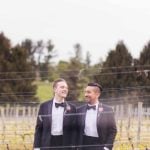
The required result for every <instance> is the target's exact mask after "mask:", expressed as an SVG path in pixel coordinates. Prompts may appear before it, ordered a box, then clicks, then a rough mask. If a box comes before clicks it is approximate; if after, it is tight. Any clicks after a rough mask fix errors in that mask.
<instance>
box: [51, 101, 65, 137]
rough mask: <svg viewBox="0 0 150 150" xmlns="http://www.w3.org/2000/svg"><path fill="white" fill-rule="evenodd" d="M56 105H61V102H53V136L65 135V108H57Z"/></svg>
mask: <svg viewBox="0 0 150 150" xmlns="http://www.w3.org/2000/svg"><path fill="white" fill-rule="evenodd" d="M55 103H59V102H57V101H56V100H55V99H54V100H53V106H52V124H51V134H52V135H63V113H64V107H58V108H56V106H55Z"/></svg>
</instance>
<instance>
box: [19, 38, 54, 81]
mask: <svg viewBox="0 0 150 150" xmlns="http://www.w3.org/2000/svg"><path fill="white" fill-rule="evenodd" d="M22 47H23V48H26V49H27V51H28V55H29V61H30V62H32V66H33V68H34V70H35V72H36V78H37V80H53V78H51V73H53V72H52V71H53V69H54V68H53V65H52V62H51V59H52V58H53V57H55V51H54V45H53V44H52V41H51V40H48V41H47V43H46V44H45V43H44V42H43V41H42V40H39V41H37V42H35V43H33V42H32V41H31V40H30V39H26V40H25V41H23V42H22ZM49 75H50V76H49Z"/></svg>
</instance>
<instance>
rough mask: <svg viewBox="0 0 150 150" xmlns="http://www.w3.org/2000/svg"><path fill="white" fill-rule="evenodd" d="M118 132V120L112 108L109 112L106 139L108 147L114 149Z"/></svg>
mask: <svg viewBox="0 0 150 150" xmlns="http://www.w3.org/2000/svg"><path fill="white" fill-rule="evenodd" d="M116 134H117V127H116V121H115V117H114V112H113V110H112V109H111V110H110V113H108V136H107V140H106V147H108V148H110V149H112V147H113V143H114V140H115V137H116Z"/></svg>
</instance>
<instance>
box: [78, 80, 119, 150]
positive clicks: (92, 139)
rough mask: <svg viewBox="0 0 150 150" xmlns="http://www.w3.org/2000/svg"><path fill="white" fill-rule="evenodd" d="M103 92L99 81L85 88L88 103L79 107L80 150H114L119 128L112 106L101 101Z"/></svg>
mask: <svg viewBox="0 0 150 150" xmlns="http://www.w3.org/2000/svg"><path fill="white" fill-rule="evenodd" d="M101 92H102V86H101V85H99V84H98V83H89V84H88V85H87V87H86V88H85V94H84V95H85V100H86V102H87V104H85V105H83V106H81V107H79V108H78V109H77V114H78V116H77V145H78V147H79V148H78V150H112V147H113V143H114V139H115V136H116V133H117V128H116V123H115V119H114V114H113V110H112V108H110V107H109V106H107V105H104V104H102V103H100V102H99V97H100V95H101Z"/></svg>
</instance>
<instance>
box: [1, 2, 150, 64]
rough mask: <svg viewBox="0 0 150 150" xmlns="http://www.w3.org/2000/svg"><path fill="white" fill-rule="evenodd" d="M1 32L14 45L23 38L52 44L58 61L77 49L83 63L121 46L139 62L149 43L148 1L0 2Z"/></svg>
mask: <svg viewBox="0 0 150 150" xmlns="http://www.w3.org/2000/svg"><path fill="white" fill-rule="evenodd" d="M0 32H4V34H5V35H6V36H7V37H8V38H9V39H10V40H11V41H12V44H13V45H15V44H17V43H20V42H21V41H23V40H24V39H26V38H30V39H32V40H33V41H37V40H44V41H47V40H48V39H51V40H52V41H53V44H54V45H55V50H57V54H58V57H57V60H59V59H65V60H66V59H67V58H69V57H70V56H72V53H73V45H75V44H76V43H80V44H81V46H82V51H83V57H84V56H85V53H86V51H90V53H91V58H92V62H93V63H96V62H97V61H98V60H99V58H102V59H103V60H104V59H105V58H106V56H107V54H108V51H110V50H111V49H114V48H115V46H116V44H117V42H118V41H120V40H123V41H124V43H125V44H126V46H127V48H128V49H129V51H130V52H131V54H132V56H133V57H135V58H137V57H139V54H140V51H141V50H142V48H143V46H144V45H145V44H147V42H148V41H149V40H150V1H149V0H0Z"/></svg>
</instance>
